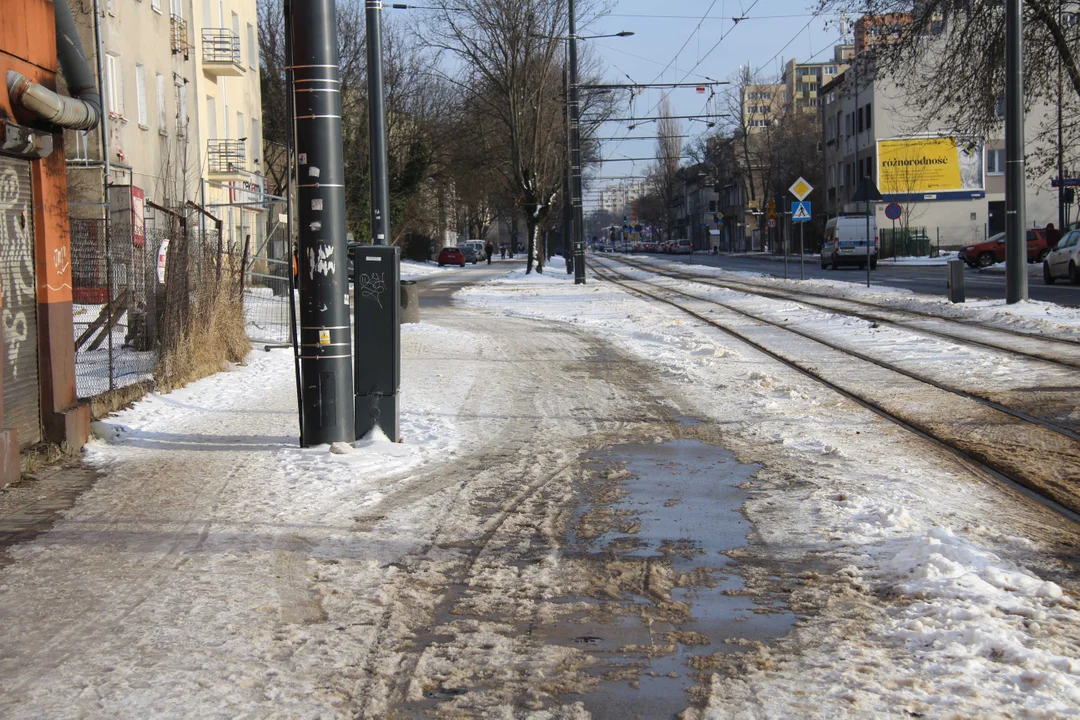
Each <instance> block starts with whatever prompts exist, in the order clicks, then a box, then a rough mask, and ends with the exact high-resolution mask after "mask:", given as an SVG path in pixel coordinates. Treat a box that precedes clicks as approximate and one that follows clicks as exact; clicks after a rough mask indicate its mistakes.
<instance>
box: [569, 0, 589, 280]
mask: <svg viewBox="0 0 1080 720" xmlns="http://www.w3.org/2000/svg"><path fill="white" fill-rule="evenodd" d="M567 9H568V11H569V13H570V26H569V31H570V32H569V37H568V38H567V43H569V45H570V175H571V179H572V182H571V187H570V192H571V204H572V205H573V210H574V284H575V285H584V284H585V235H584V230H585V218H584V213H583V211H582V207H581V106H580V104H579V101H578V58H577V18H576V17H575V13H574V0H567Z"/></svg>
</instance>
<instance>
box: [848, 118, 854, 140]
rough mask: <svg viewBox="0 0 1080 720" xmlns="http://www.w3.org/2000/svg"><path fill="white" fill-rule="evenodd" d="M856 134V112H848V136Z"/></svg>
mask: <svg viewBox="0 0 1080 720" xmlns="http://www.w3.org/2000/svg"><path fill="white" fill-rule="evenodd" d="M854 134H855V114H854V113H848V114H847V136H848V137H851V136H852V135H854Z"/></svg>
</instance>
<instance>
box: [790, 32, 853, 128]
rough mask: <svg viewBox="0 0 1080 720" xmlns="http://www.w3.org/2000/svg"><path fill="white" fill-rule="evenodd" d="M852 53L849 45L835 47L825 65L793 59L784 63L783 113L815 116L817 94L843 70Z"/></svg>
mask: <svg viewBox="0 0 1080 720" xmlns="http://www.w3.org/2000/svg"><path fill="white" fill-rule="evenodd" d="M852 50H853V49H852V46H850V45H837V46H836V47H835V48H833V59H832V60H830V61H828V62H813V63H800V62H799V61H798V60H796V59H795V58H792V59H790V60H788V61H787V63H786V64H785V65H784V74H783V75H782V76H781V84H782V85H783V87H784V98H785V102H784V110H785V111H792V110H799V111H802V112H814V113H816V112H817V109H818V107H819V106H820V102H819V97H818V93H819V92H820V90H821V88H822V86H824V85H826V84H828V83H830V82H832V81H833V79H835V78H836V77H837V76H839V75H840V74H841V73H842V72H844V71H845V70H847V67H848V62H849V61H850V60H851V57H852Z"/></svg>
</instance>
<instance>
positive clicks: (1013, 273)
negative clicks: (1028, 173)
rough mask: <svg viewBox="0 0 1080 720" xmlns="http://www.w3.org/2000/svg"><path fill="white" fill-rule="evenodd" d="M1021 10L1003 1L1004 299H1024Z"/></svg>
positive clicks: (1013, 1) (1016, 0)
mask: <svg viewBox="0 0 1080 720" xmlns="http://www.w3.org/2000/svg"><path fill="white" fill-rule="evenodd" d="M1023 50H1024V13H1023V3H1022V2H1021V0H1006V2H1005V302H1006V303H1008V304H1009V305H1012V304H1013V303H1018V302H1020V301H1022V300H1027V299H1028V275H1027V241H1026V233H1025V228H1024V224H1025V217H1024V214H1025V208H1024V200H1025V198H1024V193H1025V189H1024V174H1025V168H1024V56H1023Z"/></svg>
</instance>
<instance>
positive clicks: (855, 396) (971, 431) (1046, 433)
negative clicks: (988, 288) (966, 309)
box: [590, 258, 1080, 522]
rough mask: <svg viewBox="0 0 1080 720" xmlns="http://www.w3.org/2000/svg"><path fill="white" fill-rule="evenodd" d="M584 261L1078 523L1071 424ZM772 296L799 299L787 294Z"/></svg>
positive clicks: (1077, 466) (1077, 450) (1079, 446)
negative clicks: (940, 448)
mask: <svg viewBox="0 0 1080 720" xmlns="http://www.w3.org/2000/svg"><path fill="white" fill-rule="evenodd" d="M590 263H591V264H592V266H593V270H594V272H596V274H597V275H598V277H600V278H601V279H603V280H607V281H609V282H612V283H614V284H616V285H619V286H620V287H622V288H624V289H626V290H628V291H630V292H632V293H634V294H637V295H640V296H642V297H645V298H647V299H650V300H654V301H657V302H661V303H665V304H667V305H670V306H672V307H674V308H677V309H678V310H680V311H682V312H684V313H686V314H688V315H691V316H693V317H694V318H696V319H698V320H700V321H701V322H703V323H705V324H707V325H710V326H712V327H715V328H717V329H719V330H722V331H723V332H725V333H727V334H728V335H731V336H733V337H735V338H736V339H738V340H740V341H742V342H744V343H747V344H748V345H750V346H752V347H754V348H755V349H757V350H759V351H760V352H762V353H764V354H766V355H768V356H769V357H771V358H773V359H774V360H777V361H779V362H781V363H783V364H784V365H786V366H788V367H790V368H792V369H794V370H796V371H798V372H800V373H802V374H803V375H806V376H809V377H811V378H812V379H814V380H816V381H818V382H820V383H823V384H824V385H826V386H828V387H829V388H831V389H832V390H835V391H836V392H839V393H840V394H842V395H843V396H845V397H847V398H849V399H851V400H853V401H855V402H857V403H858V404H860V405H862V406H863V407H865V408H867V409H869V410H871V411H872V412H874V413H876V414H878V415H879V416H881V417H883V418H885V419H886V420H889V421H891V422H893V423H895V424H897V425H900V426H901V427H903V428H905V429H907V430H909V431H912V432H914V433H916V434H917V435H919V436H920V437H922V438H924V439H926V440H929V441H931V442H933V443H935V444H936V445H938V446H939V447H943V448H945V449H947V450H948V451H950V452H951V453H952V454H953V455H954V456H958V457H960V458H962V459H963V460H964V461H965V465H966V467H968V469H969V470H972V471H974V472H977V473H981V474H983V475H989V476H991V477H993V478H994V479H995V480H998V481H1004V482H1006V483H1008V484H1010V485H1011V486H1013V487H1014V488H1016V489H1019V488H1027V489H1028V490H1030V491H1033V493H1034V494H1033V493H1031V492H1025V493H1024V494H1025V495H1027V496H1028V497H1029V498H1032V499H1035V500H1036V501H1038V502H1041V503H1042V504H1044V505H1047V506H1049V507H1051V508H1052V509H1054V510H1055V511H1057V512H1059V513H1061V514H1063V515H1065V516H1067V517H1069V519H1071V520H1073V521H1074V522H1080V438H1078V436H1077V433H1076V432H1074V431H1073V430H1070V429H1068V428H1065V427H1062V426H1060V425H1059V424H1056V423H1053V422H1050V421H1048V420H1046V419H1044V418H1040V417H1036V416H1035V415H1032V414H1030V413H1028V412H1024V411H1021V410H1016V409H1015V408H1012V407H1007V406H1005V405H1002V404H1000V403H998V402H995V401H992V400H989V399H987V398H984V397H981V396H980V395H978V394H976V393H973V392H970V391H966V390H961V389H957V388H953V387H950V386H948V385H945V384H944V383H939V382H937V381H934V380H932V379H930V378H925V377H922V376H920V375H918V374H916V373H913V372H910V371H908V370H904V369H901V368H898V367H896V366H895V365H893V364H891V363H888V362H885V361H882V360H877V359H875V358H872V357H870V356H868V355H866V354H864V353H861V352H858V351H855V350H852V349H850V348H845V347H842V346H840V345H836V344H834V343H831V342H829V341H828V340H825V339H823V338H820V337H817V336H815V335H812V334H811V333H808V332H805V331H803V330H800V329H796V328H793V327H789V326H788V325H785V324H781V323H776V322H773V321H771V320H768V319H765V318H761V317H758V316H756V315H754V314H752V313H749V312H746V311H744V310H741V309H738V308H735V307H732V306H730V305H728V304H726V303H723V302H720V301H718V300H715V299H713V298H706V297H699V296H697V295H693V294H691V293H687V292H683V291H680V290H676V289H674V288H669V287H665V286H662V285H659V284H657V283H655V282H651V281H649V280H642V279H637V278H632V277H629V276H627V275H626V274H624V273H622V272H619V270H618V269H616V268H614V267H612V266H611V265H608V264H604V263H600V262H597V261H596V259H595V258H591V259H590ZM642 269H647V270H649V271H653V269H652V268H642ZM678 279H683V278H678ZM688 279H693V280H694V281H695V282H696V281H697V280H698V278H693V277H691V278H688ZM709 284H711V283H709ZM721 287H722V286H721ZM725 289H729V290H735V291H736V292H744V291H743V290H742V289H741V288H725ZM745 292H748V293H749V294H758V293H756V292H750V291H745ZM778 299H782V300H785V301H794V302H800V301H798V300H796V299H794V298H791V297H780V298H778ZM692 303H700V304H704V305H706V306H707V307H706V308H702V309H700V310H695V309H694V308H692V307H689V305H690V304H692ZM717 310H720V311H721V312H719V313H718V312H717ZM830 310H832V311H833V312H842V311H838V310H836V309H835V308H830ZM954 340H956V339H955V338H954ZM959 341H960V342H963V340H962V339H959Z"/></svg>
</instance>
